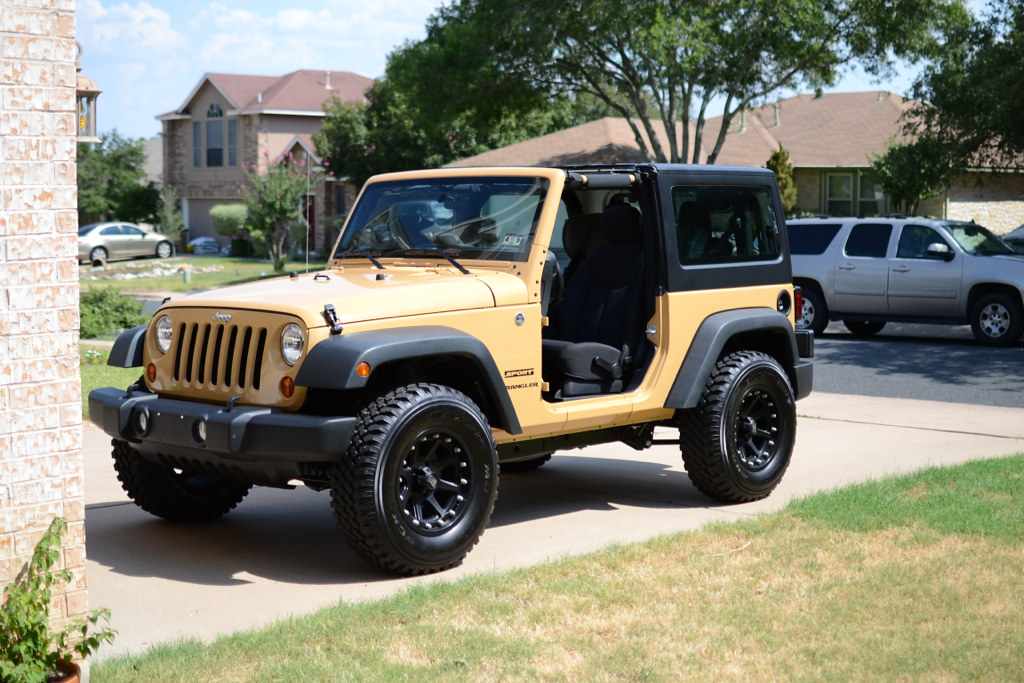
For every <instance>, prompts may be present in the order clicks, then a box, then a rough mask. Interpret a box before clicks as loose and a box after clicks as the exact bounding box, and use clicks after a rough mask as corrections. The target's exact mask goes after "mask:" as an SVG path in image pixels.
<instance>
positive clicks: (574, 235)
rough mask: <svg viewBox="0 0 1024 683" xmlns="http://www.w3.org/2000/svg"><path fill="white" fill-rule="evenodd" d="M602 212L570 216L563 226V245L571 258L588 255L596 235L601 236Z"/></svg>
mask: <svg viewBox="0 0 1024 683" xmlns="http://www.w3.org/2000/svg"><path fill="white" fill-rule="evenodd" d="M600 230H601V214H599V213H583V214H578V215H576V216H570V217H569V218H568V219H566V221H565V226H564V227H563V228H562V246H564V247H565V253H567V254H568V255H569V258H571V259H578V258H582V257H584V256H586V255H587V253H588V252H589V251H590V247H591V246H592V242H593V240H594V238H595V237H597V236H600V234H601V233H600Z"/></svg>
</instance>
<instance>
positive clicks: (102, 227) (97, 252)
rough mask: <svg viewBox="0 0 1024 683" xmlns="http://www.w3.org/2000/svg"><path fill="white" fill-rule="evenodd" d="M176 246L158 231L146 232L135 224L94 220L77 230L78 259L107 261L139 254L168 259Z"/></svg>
mask: <svg viewBox="0 0 1024 683" xmlns="http://www.w3.org/2000/svg"><path fill="white" fill-rule="evenodd" d="M172 253H174V249H173V248H172V247H171V243H170V242H169V241H168V240H167V238H166V237H165V236H163V235H161V234H160V233H158V232H147V231H145V230H143V229H142V228H140V227H139V226H137V225H134V224H133V223H121V222H110V223H91V224H89V225H83V226H81V227H80V228H79V229H78V260H79V261H89V262H90V263H91V262H95V261H108V260H110V259H117V258H134V257H136V256H156V257H158V258H167V257H168V256H170V255H171V254H172Z"/></svg>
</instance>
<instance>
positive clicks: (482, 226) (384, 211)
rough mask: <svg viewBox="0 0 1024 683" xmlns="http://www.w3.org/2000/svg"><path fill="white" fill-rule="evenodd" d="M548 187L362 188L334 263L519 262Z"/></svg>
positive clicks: (454, 181)
mask: <svg viewBox="0 0 1024 683" xmlns="http://www.w3.org/2000/svg"><path fill="white" fill-rule="evenodd" d="M547 187H548V182H547V180H545V179H543V178H509V177H500V178H491V177H478V178H438V179H436V180H422V179H415V180H395V181H387V182H379V183H372V184H370V185H368V186H367V187H366V189H365V190H364V191H363V194H362V196H361V197H360V199H359V202H358V204H356V207H355V209H353V213H352V217H351V218H350V219H349V222H348V224H347V225H346V227H345V232H344V234H343V235H342V237H341V240H340V241H339V242H338V248H337V250H336V251H335V253H334V258H342V256H343V255H345V254H349V253H352V254H359V253H361V252H366V253H369V254H372V255H373V256H376V257H388V256H429V255H430V254H431V253H432V252H438V251H441V252H443V253H444V254H447V255H448V256H457V257H460V258H466V259H488V260H494V261H523V260H526V258H527V257H528V255H529V252H530V245H531V244H532V242H533V236H534V233H535V231H536V226H537V218H538V217H539V215H540V210H541V207H542V206H543V204H544V198H545V196H546V195H547Z"/></svg>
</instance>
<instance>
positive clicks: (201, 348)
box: [173, 322, 267, 390]
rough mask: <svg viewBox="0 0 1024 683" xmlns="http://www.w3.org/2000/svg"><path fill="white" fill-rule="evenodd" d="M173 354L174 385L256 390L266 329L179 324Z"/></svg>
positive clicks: (220, 324) (226, 324)
mask: <svg viewBox="0 0 1024 683" xmlns="http://www.w3.org/2000/svg"><path fill="white" fill-rule="evenodd" d="M175 337H176V339H178V340H179V341H178V347H177V349H175V350H174V374H173V377H174V379H175V380H176V381H178V382H182V383H185V384H188V385H191V386H192V387H193V388H197V389H198V388H209V389H216V388H221V387H223V388H227V389H231V390H243V389H257V390H258V389H259V388H260V373H261V372H262V369H263V359H264V354H265V352H266V345H267V328H265V327H252V326H248V325H232V324H229V323H219V322H218V323H182V324H181V325H180V326H179V327H178V334H177V335H175Z"/></svg>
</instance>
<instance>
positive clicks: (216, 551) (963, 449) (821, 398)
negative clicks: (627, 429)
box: [83, 394, 1024, 658]
mask: <svg viewBox="0 0 1024 683" xmlns="http://www.w3.org/2000/svg"><path fill="white" fill-rule="evenodd" d="M797 412H798V414H799V415H800V419H799V427H798V431H797V445H796V452H795V454H794V458H793V462H792V464H791V466H790V468H789V471H788V472H787V473H786V477H785V479H784V480H783V482H782V484H781V485H780V486H779V488H778V489H777V490H776V491H775V492H774V493H773V494H772V495H771V496H770V497H769V498H767V499H766V500H762V501H758V502H755V503H748V504H744V505H734V506H716V505H714V504H713V503H712V501H710V500H709V499H707V498H705V497H703V496H701V495H700V494H698V493H697V492H696V491H695V490H694V489H693V488H692V487H691V486H690V484H689V480H688V479H687V477H686V474H685V472H684V471H683V469H682V462H681V460H680V457H679V452H678V449H677V448H676V447H674V446H658V447H655V448H653V449H650V450H648V451H644V452H641V453H638V452H636V451H633V450H632V449H631V448H629V447H627V446H624V445H621V444H610V445H604V446H596V447H591V448H587V449H584V450H577V451H569V452H566V453H565V454H559V455H556V456H555V457H554V458H553V459H552V460H551V462H549V463H548V464H547V465H545V466H544V467H542V468H541V469H540V470H538V471H536V472H532V473H528V474H519V475H507V476H504V477H503V478H502V482H501V493H500V496H499V500H498V505H497V508H496V509H495V512H494V516H493V517H492V520H491V524H490V526H489V527H488V529H487V531H486V532H485V533H484V535H483V538H482V539H481V541H480V544H479V545H478V546H477V547H476V548H475V549H474V550H473V551H472V552H471V553H470V554H469V556H468V558H467V559H466V561H465V563H464V564H463V565H462V566H460V567H457V568H456V569H454V570H451V571H448V572H445V573H442V574H438V575H432V576H427V577H418V578H414V579H396V578H394V577H392V576H389V575H387V574H383V573H381V572H378V571H375V570H374V569H373V568H371V567H369V566H368V565H366V564H365V563H363V562H362V561H361V560H359V559H358V558H356V557H355V556H354V555H353V554H352V553H351V552H350V551H349V550H348V548H347V546H346V545H345V541H344V538H343V537H342V535H341V532H340V531H339V530H338V529H337V527H336V525H335V522H334V519H333V518H332V516H331V509H330V496H329V494H328V493H327V492H322V493H315V492H313V491H310V490H308V489H304V488H301V487H300V488H299V489H296V490H294V491H282V490H276V489H263V488H257V489H254V490H253V492H252V493H250V494H249V496H248V497H247V498H246V499H245V500H244V501H243V502H242V503H241V504H240V505H239V507H238V509H236V510H235V511H233V512H232V513H230V514H228V515H227V516H226V517H224V518H223V519H222V520H219V521H217V522H214V523H210V524H202V525H195V526H183V525H173V524H168V523H166V522H163V521H161V520H159V519H157V518H155V517H152V516H150V515H148V514H146V513H144V512H142V511H141V510H139V509H138V508H136V507H135V506H134V505H133V504H132V503H131V502H130V501H128V499H127V497H126V495H125V494H124V492H123V491H122V490H121V488H120V484H119V483H118V481H117V479H116V475H115V474H114V471H113V467H112V465H111V462H110V448H109V439H108V437H106V435H104V434H103V433H102V432H101V431H99V430H98V429H97V428H96V427H94V426H92V425H91V424H86V425H85V428H84V446H83V455H84V460H85V482H86V484H85V494H86V528H87V552H88V567H87V580H88V584H89V601H90V605H91V607H92V608H97V607H107V608H109V609H110V610H111V611H112V613H113V619H112V621H113V626H114V627H115V628H116V629H117V630H118V631H119V633H118V636H117V639H116V641H115V642H114V644H113V645H112V646H108V647H104V648H102V649H101V650H100V651H99V657H100V658H102V657H104V656H111V655H115V654H120V653H124V652H138V651H140V650H142V649H144V648H146V647H148V646H150V645H154V644H156V643H160V642H165V641H169V640H174V639H178V638H183V637H197V638H201V639H203V640H209V639H212V638H214V637H216V636H218V635H222V634H226V633H231V632H234V631H238V630H242V629H248V628H252V627H257V626H261V625H264V624H268V623H270V622H273V621H276V620H279V619H282V618H285V617H287V616H289V615H297V614H303V613H308V612H311V611H314V610H316V609H319V608H323V607H327V606H330V605H332V604H335V603H336V602H338V601H339V600H344V601H358V600H365V599H373V598H379V597H384V596H387V595H390V594H393V593H395V592H397V591H399V590H402V589H404V588H406V587H408V586H411V585H414V584H419V583H423V582H431V581H448V580H453V579H457V578H459V577H462V576H466V575H468V574H473V573H480V572H486V571H494V570H504V569H509V568H513V567H521V566H527V565H532V564H536V563H538V562H542V561H544V560H547V559H551V558H557V557H561V556H565V555H575V554H579V553H585V552H588V551H591V550H594V549H597V548H600V547H602V546H605V545H608V544H612V543H628V542H633V541H639V540H643V539H646V538H649V537H651V536H655V535H659V534H664V533H670V532H674V531H680V530H686V529H693V528H696V527H699V526H701V525H703V524H706V523H707V522H710V521H715V520H737V519H743V518H748V517H751V516H753V515H756V514H759V513H762V512H767V511H771V510H776V509H779V508H781V507H783V506H784V505H785V504H786V503H787V502H788V501H789V500H791V499H792V498H794V497H799V496H803V495H806V494H808V493H811V492H814V491H819V490H824V489H831V488H836V487H839V486H843V485H846V484H849V483H852V482H857V481H864V480H867V479H872V478H879V477H883V476H886V475H890V474H894V473H899V472H907V471H911V470H916V469H920V468H922V467H925V466H928V465H946V464H953V463H958V462H963V461H966V460H971V459H978V458H986V457H995V456H1004V455H1011V454H1014V453H1018V452H1021V451H1024V409H1019V408H992V407H977V406H967V405H958V404H950V403H935V402H929V401H908V400H895V399H882V398H871V397H861V396H843V395H835V394H812V395H811V396H810V397H809V398H807V399H805V400H804V401H801V402H800V403H799V404H798V405H797Z"/></svg>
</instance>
